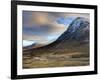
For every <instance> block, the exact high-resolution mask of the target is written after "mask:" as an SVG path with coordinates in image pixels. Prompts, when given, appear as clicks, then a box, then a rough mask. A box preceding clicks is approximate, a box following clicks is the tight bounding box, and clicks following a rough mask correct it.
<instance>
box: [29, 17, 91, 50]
mask: <svg viewBox="0 0 100 80" xmlns="http://www.w3.org/2000/svg"><path fill="white" fill-rule="evenodd" d="M89 27H90V25H89V21H88V20H87V19H86V18H83V17H77V18H76V19H75V20H73V21H72V23H71V24H70V25H69V27H68V29H67V30H66V31H65V32H64V33H63V34H62V35H61V36H60V37H59V38H58V39H57V40H56V41H54V42H53V43H51V44H49V45H46V46H42V47H38V48H35V49H34V48H32V46H31V48H32V49H33V50H36V49H38V50H39V49H40V50H41V49H62V48H65V47H68V46H74V45H80V44H86V43H89Z"/></svg>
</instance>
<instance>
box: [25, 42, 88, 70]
mask: <svg viewBox="0 0 100 80" xmlns="http://www.w3.org/2000/svg"><path fill="white" fill-rule="evenodd" d="M68 44H69V43H68ZM68 44H66V45H68ZM63 47H64V48H63V49H62V48H61V49H60V48H58V49H55V48H51V49H48V50H47V49H43V50H37V51H30V52H25V53H27V54H25V53H23V68H25V69H30V68H46V67H65V66H66V67H68V66H86V65H89V46H88V44H81V45H77V46H76V45H72V46H71V45H70V46H65V45H63Z"/></svg>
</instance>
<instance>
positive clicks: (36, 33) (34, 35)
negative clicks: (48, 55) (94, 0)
mask: <svg viewBox="0 0 100 80" xmlns="http://www.w3.org/2000/svg"><path fill="white" fill-rule="evenodd" d="M22 17H23V46H27V45H30V44H33V43H38V44H45V45H46V44H49V43H52V42H53V41H55V40H56V39H57V38H58V37H59V36H60V35H61V34H62V33H63V32H64V31H66V30H67V28H68V25H69V24H70V23H71V22H72V21H73V20H74V19H76V18H77V17H85V18H87V19H89V14H78V13H61V12H35V11H23V16H22Z"/></svg>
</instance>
